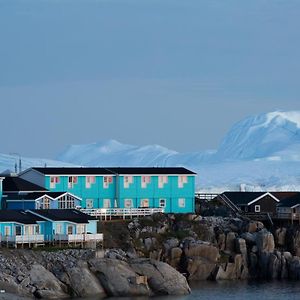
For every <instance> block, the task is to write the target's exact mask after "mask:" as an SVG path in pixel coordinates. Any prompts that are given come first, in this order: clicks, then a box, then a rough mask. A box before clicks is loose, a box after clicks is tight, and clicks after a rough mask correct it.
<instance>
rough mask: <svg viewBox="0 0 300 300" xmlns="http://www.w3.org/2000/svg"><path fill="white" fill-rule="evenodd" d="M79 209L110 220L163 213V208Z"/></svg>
mask: <svg viewBox="0 0 300 300" xmlns="http://www.w3.org/2000/svg"><path fill="white" fill-rule="evenodd" d="M81 211H82V212H83V213H85V214H88V215H90V216H93V217H96V218H100V219H101V220H105V221H106V220H111V219H112V218H122V219H123V220H125V219H126V218H130V219H132V218H133V217H145V216H151V215H153V214H156V213H163V212H164V209H163V208H97V209H81Z"/></svg>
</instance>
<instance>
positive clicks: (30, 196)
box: [5, 192, 66, 201]
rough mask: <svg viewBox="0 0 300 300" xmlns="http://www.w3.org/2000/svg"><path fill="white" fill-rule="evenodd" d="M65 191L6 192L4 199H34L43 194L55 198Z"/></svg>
mask: <svg viewBox="0 0 300 300" xmlns="http://www.w3.org/2000/svg"><path fill="white" fill-rule="evenodd" d="M65 193H66V192H35V193H27V194H8V195H7V197H6V198H5V199H6V200H8V201H9V200H24V201H26V200H31V201H32V200H36V199H39V198H41V197H43V196H49V198H53V199H55V198H57V197H60V196H62V195H64V194H65Z"/></svg>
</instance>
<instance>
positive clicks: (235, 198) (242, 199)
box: [222, 192, 266, 205]
mask: <svg viewBox="0 0 300 300" xmlns="http://www.w3.org/2000/svg"><path fill="white" fill-rule="evenodd" d="M265 193H266V192H225V193H223V194H222V195H225V196H226V197H227V198H229V200H230V201H232V202H233V203H234V204H236V205H247V204H248V203H250V202H251V201H253V200H254V199H256V198H258V197H260V196H262V195H264V194H265Z"/></svg>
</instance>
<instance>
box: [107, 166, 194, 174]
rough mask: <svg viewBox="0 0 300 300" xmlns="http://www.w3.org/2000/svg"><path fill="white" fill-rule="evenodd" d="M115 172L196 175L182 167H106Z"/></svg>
mask: <svg viewBox="0 0 300 300" xmlns="http://www.w3.org/2000/svg"><path fill="white" fill-rule="evenodd" d="M108 169H109V170H110V171H112V172H113V173H115V174H125V175H126V174H130V175H135V174H137V175H143V174H148V175H159V174H162V175H169V174H170V175H181V174H183V175H196V173H194V172H193V171H190V170H188V169H186V168H183V167H166V168H164V167H132V168H131V167H127V168H122V167H120V168H108Z"/></svg>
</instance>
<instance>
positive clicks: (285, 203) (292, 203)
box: [278, 193, 300, 208]
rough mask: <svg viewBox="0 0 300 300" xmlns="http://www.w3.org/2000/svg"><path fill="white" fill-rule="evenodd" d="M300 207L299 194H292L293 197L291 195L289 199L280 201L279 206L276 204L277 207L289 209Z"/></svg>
mask: <svg viewBox="0 0 300 300" xmlns="http://www.w3.org/2000/svg"><path fill="white" fill-rule="evenodd" d="M298 205H300V193H294V195H291V196H290V197H287V198H285V199H283V200H282V201H280V204H278V207H289V208H293V207H296V206H298Z"/></svg>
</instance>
